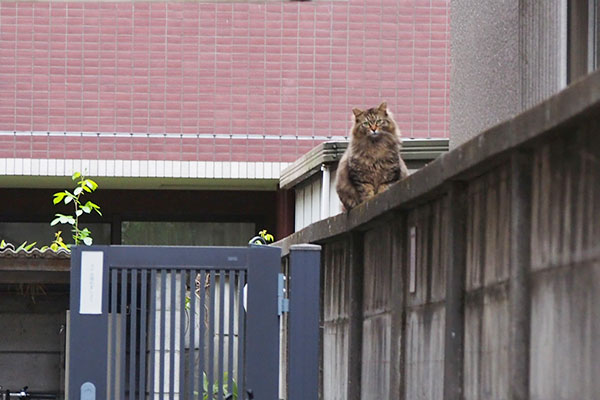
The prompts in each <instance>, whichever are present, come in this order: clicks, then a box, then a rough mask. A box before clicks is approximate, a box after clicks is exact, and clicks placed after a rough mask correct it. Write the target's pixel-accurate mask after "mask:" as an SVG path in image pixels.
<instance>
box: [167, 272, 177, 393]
mask: <svg viewBox="0 0 600 400" xmlns="http://www.w3.org/2000/svg"><path fill="white" fill-rule="evenodd" d="M169 276H170V277H169V280H170V282H171V286H170V292H171V300H170V302H169V308H170V310H169V315H170V318H169V330H168V332H169V399H170V400H174V399H175V345H176V343H175V338H176V337H177V330H176V329H175V328H176V326H175V312H176V309H177V303H176V301H177V299H176V294H177V270H175V269H171V272H170V273H169Z"/></svg>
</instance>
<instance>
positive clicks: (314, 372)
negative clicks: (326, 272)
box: [288, 244, 321, 400]
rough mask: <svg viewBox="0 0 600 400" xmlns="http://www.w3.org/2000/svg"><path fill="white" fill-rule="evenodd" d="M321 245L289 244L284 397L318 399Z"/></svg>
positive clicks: (302, 399) (296, 399)
mask: <svg viewBox="0 0 600 400" xmlns="http://www.w3.org/2000/svg"><path fill="white" fill-rule="evenodd" d="M320 265H321V246H318V245H313V244H300V245H292V246H291V247H290V286H289V288H290V289H289V290H290V293H289V299H290V310H289V314H288V318H289V319H288V320H289V328H288V329H289V333H288V340H289V349H288V351H289V358H288V362H289V366H288V371H289V372H288V373H289V377H288V400H317V399H318V398H319V317H320V307H319V306H320V301H319V300H320V290H321V272H320Z"/></svg>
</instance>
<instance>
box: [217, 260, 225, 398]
mask: <svg viewBox="0 0 600 400" xmlns="http://www.w3.org/2000/svg"><path fill="white" fill-rule="evenodd" d="M224 346H225V270H220V271H219V348H218V357H217V360H218V362H217V365H218V372H219V377H218V378H217V379H218V387H219V392H218V395H217V398H218V400H223V376H224V374H223V372H224V371H223V367H224V362H223V360H224V358H225V349H224Z"/></svg>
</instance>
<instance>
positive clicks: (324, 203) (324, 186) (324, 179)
mask: <svg viewBox="0 0 600 400" xmlns="http://www.w3.org/2000/svg"><path fill="white" fill-rule="evenodd" d="M321 171H322V172H323V174H322V176H321V219H325V218H327V217H329V181H330V171H329V167H328V166H327V165H325V164H321Z"/></svg>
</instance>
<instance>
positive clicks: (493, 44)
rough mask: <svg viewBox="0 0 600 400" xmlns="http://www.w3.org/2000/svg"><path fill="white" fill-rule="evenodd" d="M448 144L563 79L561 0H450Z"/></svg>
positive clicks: (561, 84)
mask: <svg viewBox="0 0 600 400" xmlns="http://www.w3.org/2000/svg"><path fill="white" fill-rule="evenodd" d="M451 3H452V5H451V25H450V26H451V38H452V39H451V65H452V69H451V77H450V82H451V85H450V111H451V112H450V148H455V147H457V146H458V145H460V144H462V143H464V142H466V141H467V140H469V139H471V138H472V137H474V136H475V135H477V134H478V133H479V132H481V131H483V130H485V129H487V128H490V127H492V126H494V125H496V124H498V123H500V122H501V121H503V120H505V119H508V118H510V117H511V116H513V115H515V114H517V113H518V112H520V111H522V110H524V109H526V108H528V107H531V106H533V105H535V104H537V103H539V102H540V101H542V100H544V99H546V98H548V97H549V96H551V95H552V94H555V93H557V92H558V91H559V90H560V89H562V88H563V87H564V86H565V85H566V77H567V70H566V67H567V61H566V54H567V49H566V43H567V42H566V41H567V25H566V22H567V14H566V12H567V8H566V0H556V1H525V0H506V1H494V0H456V1H452V2H451Z"/></svg>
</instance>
